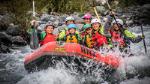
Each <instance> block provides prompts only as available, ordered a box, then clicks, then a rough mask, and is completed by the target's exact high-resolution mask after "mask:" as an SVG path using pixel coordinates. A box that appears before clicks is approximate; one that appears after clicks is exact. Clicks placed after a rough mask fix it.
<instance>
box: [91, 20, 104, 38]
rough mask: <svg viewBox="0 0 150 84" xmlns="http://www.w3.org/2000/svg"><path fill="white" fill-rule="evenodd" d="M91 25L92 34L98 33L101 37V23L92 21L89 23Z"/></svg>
mask: <svg viewBox="0 0 150 84" xmlns="http://www.w3.org/2000/svg"><path fill="white" fill-rule="evenodd" d="M91 24H92V28H93V31H92V32H93V33H96V32H98V33H100V34H102V35H104V27H103V26H102V25H101V21H100V20H99V19H97V18H96V19H92V21H91Z"/></svg>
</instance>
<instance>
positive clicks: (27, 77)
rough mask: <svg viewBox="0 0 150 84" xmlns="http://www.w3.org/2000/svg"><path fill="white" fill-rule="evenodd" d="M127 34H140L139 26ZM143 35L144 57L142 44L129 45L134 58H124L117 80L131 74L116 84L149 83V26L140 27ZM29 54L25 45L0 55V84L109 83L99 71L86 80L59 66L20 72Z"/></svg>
mask: <svg viewBox="0 0 150 84" xmlns="http://www.w3.org/2000/svg"><path fill="white" fill-rule="evenodd" d="M130 31H133V32H135V33H137V34H141V30H140V27H139V26H136V27H134V28H130ZM144 33H145V36H146V37H145V40H146V44H147V49H148V54H147V55H146V54H144V47H143V42H140V43H136V44H131V52H132V53H133V54H134V56H131V57H128V56H125V57H124V59H123V62H124V65H121V66H120V67H119V68H118V70H117V71H116V73H119V74H121V75H119V77H118V78H122V77H126V76H128V75H127V74H126V73H129V74H132V77H131V78H130V77H128V79H124V80H121V81H120V82H118V84H150V73H148V71H147V70H150V69H148V68H150V52H149V51H150V26H144ZM31 52H32V50H31V49H30V47H29V46H25V47H19V48H16V49H15V50H12V52H11V53H8V54H0V84H113V83H111V82H109V81H107V80H104V78H103V77H102V74H100V72H99V71H101V70H98V71H94V70H93V74H94V75H95V76H94V77H93V76H91V77H90V76H89V77H88V76H84V75H80V74H77V73H74V71H70V70H68V69H66V68H62V67H60V65H61V64H58V66H57V68H52V67H49V68H48V69H47V70H42V71H39V72H34V73H27V71H26V70H25V69H24V63H23V62H24V56H25V55H26V54H28V53H31ZM116 53H117V52H116ZM141 74H142V75H141ZM125 75H126V76H125ZM114 79H115V78H114Z"/></svg>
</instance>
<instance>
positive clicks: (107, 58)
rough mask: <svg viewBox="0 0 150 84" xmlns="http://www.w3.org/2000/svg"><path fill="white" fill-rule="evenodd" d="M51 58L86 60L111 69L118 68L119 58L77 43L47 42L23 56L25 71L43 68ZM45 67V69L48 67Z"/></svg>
mask: <svg viewBox="0 0 150 84" xmlns="http://www.w3.org/2000/svg"><path fill="white" fill-rule="evenodd" d="M53 57H58V58H67V59H68V58H72V57H77V58H81V59H86V60H93V61H95V62H100V63H103V64H105V65H108V66H111V67H112V68H115V69H116V68H118V67H119V65H120V63H121V62H120V60H121V58H120V57H118V56H114V55H112V54H111V55H110V54H109V55H103V54H101V53H100V52H99V51H96V50H94V49H90V48H87V47H85V46H82V45H80V44H77V43H64V42H49V43H47V44H45V45H43V46H42V47H40V48H39V49H37V50H35V51H33V52H32V53H30V54H28V55H26V56H25V61H24V65H25V69H26V70H27V71H29V72H30V71H33V70H36V69H38V68H39V67H40V68H41V66H42V68H45V66H46V65H42V64H47V65H48V66H49V64H52V60H54V59H52V58H53ZM46 60H47V61H46ZM69 60H70V59H69ZM48 66H46V68H47V67H48Z"/></svg>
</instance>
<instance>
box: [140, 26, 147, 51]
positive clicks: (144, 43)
mask: <svg viewBox="0 0 150 84" xmlns="http://www.w3.org/2000/svg"><path fill="white" fill-rule="evenodd" d="M141 31H142V36H144V31H143V25H142V24H141ZM143 45H144V49H145V53H146V54H147V47H146V42H145V38H144V39H143Z"/></svg>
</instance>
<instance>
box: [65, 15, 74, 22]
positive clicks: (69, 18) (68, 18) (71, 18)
mask: <svg viewBox="0 0 150 84" xmlns="http://www.w3.org/2000/svg"><path fill="white" fill-rule="evenodd" d="M69 20H73V21H74V18H73V17H72V16H69V17H67V18H66V20H65V21H69Z"/></svg>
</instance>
